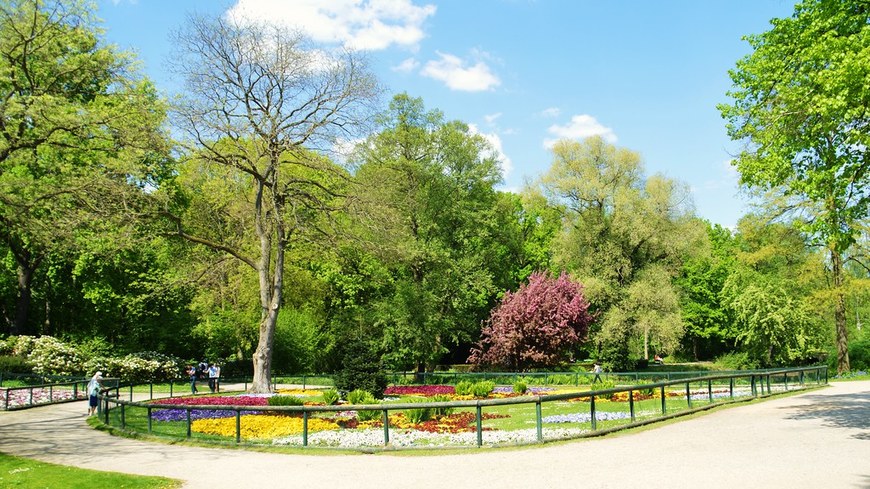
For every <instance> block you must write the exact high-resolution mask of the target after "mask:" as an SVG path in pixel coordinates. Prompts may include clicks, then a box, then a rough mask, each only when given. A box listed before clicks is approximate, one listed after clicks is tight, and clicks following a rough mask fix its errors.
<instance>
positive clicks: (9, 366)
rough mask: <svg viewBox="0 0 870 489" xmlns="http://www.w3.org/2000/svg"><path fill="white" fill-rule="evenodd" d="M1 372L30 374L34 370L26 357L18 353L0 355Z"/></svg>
mask: <svg viewBox="0 0 870 489" xmlns="http://www.w3.org/2000/svg"><path fill="white" fill-rule="evenodd" d="M0 372H10V373H16V374H29V373H31V372H33V366H32V365H31V364H30V362H28V361H27V359H26V358H24V357H20V356H18V355H0Z"/></svg>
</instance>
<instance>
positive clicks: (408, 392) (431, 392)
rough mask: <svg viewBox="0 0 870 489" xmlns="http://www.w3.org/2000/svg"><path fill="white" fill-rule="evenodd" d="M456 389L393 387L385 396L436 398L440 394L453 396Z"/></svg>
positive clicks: (388, 389) (443, 387)
mask: <svg viewBox="0 0 870 489" xmlns="http://www.w3.org/2000/svg"><path fill="white" fill-rule="evenodd" d="M455 392H456V389H455V388H454V387H453V386H452V385H393V386H390V387H387V389H386V390H385V391H384V395H385V396H426V397H431V396H436V395H438V394H453V393H455Z"/></svg>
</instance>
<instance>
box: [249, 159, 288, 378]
mask: <svg viewBox="0 0 870 489" xmlns="http://www.w3.org/2000/svg"><path fill="white" fill-rule="evenodd" d="M274 164H275V165H277V160H276V161H275V162H274ZM274 178H276V179H277V176H275V177H274ZM264 191H265V188H264V182H263V181H260V182H259V183H258V187H257V198H256V201H255V204H254V205H255V209H256V223H255V228H256V231H257V236H258V237H259V238H260V260H259V262H258V263H257V274H258V276H259V285H260V307H261V314H260V339H259V341H258V342H257V351H255V352H254V358H253V363H254V381H253V382H252V383H251V388H250V389H248V391H249V392H252V393H258V394H265V393H269V392H272V383H271V377H272V345H273V343H274V340H275V325H276V324H277V323H278V313H279V312H280V310H281V298H282V289H283V287H284V245H285V236H284V227H283V224H284V223H283V222H282V221H281V208H280V206H279V205H277V202H272V209H273V212H271V215H272V221H271V222H270V223H268V224H271V226H267V225H266V224H267V222H266V219H267V217H266V215H267V213H266V212H265V210H264V206H263V194H264ZM273 233H274V235H273ZM273 238H274V239H273ZM273 253H274V256H275V263H274V268H273V266H272V255H273Z"/></svg>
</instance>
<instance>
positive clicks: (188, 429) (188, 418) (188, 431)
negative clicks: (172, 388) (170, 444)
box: [186, 408, 190, 438]
mask: <svg viewBox="0 0 870 489" xmlns="http://www.w3.org/2000/svg"><path fill="white" fill-rule="evenodd" d="M186 411H187V437H188V438H190V408H187V410H186Z"/></svg>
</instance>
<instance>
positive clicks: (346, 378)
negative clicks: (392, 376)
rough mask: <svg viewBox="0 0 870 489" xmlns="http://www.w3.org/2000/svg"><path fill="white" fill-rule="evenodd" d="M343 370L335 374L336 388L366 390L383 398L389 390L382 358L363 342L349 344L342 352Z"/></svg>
mask: <svg viewBox="0 0 870 489" xmlns="http://www.w3.org/2000/svg"><path fill="white" fill-rule="evenodd" d="M341 362H342V368H341V370H339V371H338V372H336V373H335V376H334V378H333V380H334V381H335V387H336V388H337V389H339V390H342V391H354V390H365V391H368V392H370V393H373V394H374V396H375V397H377V398H381V397H383V395H384V389H386V388H387V376H386V375H385V374H384V372H383V369H382V368H381V364H380V358H379V357H378V356H377V355H376V354H375V353H374V351H372V350H371V349H370V348H369V346H368V345H366V344H365V343H363V342H361V341H357V342H351V343H349V344H348V345H347V346H346V347H345V348H344V350H343V351H342V352H341Z"/></svg>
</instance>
